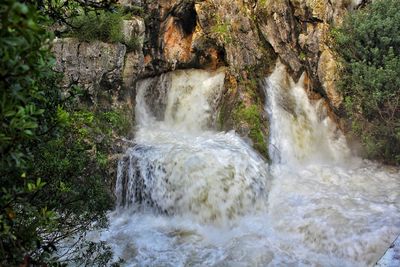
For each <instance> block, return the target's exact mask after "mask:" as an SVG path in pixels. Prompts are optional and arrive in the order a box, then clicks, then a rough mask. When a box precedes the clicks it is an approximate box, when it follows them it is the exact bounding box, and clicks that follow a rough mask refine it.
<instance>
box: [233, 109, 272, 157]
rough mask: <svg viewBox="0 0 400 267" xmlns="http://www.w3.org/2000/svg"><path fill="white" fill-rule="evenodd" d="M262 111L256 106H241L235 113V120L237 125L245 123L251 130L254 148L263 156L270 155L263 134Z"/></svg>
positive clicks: (250, 135) (250, 136)
mask: <svg viewBox="0 0 400 267" xmlns="http://www.w3.org/2000/svg"><path fill="white" fill-rule="evenodd" d="M260 114H261V112H260V110H259V108H258V106H257V105H256V104H252V105H250V106H248V107H246V106H245V105H244V104H240V105H239V106H238V107H237V108H236V109H235V110H234V113H233V119H234V121H236V122H237V123H244V124H246V126H247V127H248V128H249V129H250V132H249V138H250V139H251V140H252V141H253V146H254V148H255V149H256V150H257V151H259V152H260V153H261V154H262V155H264V156H265V155H268V151H267V144H266V143H265V140H264V136H263V132H262V120H261V118H260Z"/></svg>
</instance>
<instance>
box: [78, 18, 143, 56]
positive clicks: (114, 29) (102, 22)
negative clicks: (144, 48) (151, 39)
mask: <svg viewBox="0 0 400 267" xmlns="http://www.w3.org/2000/svg"><path fill="white" fill-rule="evenodd" d="M125 17H127V15H125V14H124V13H123V12H122V11H119V12H110V11H90V12H87V13H85V14H83V15H79V16H76V17H73V18H72V19H71V25H72V31H71V32H70V36H72V37H75V38H78V39H79V40H80V41H85V42H91V41H95V40H100V41H103V42H106V43H123V44H125V45H126V46H127V48H128V50H129V51H135V50H138V49H140V40H139V37H137V36H132V37H131V38H130V39H129V40H125V38H124V35H123V32H122V25H123V20H124V18H125Z"/></svg>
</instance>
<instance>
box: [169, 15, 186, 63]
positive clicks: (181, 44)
mask: <svg viewBox="0 0 400 267" xmlns="http://www.w3.org/2000/svg"><path fill="white" fill-rule="evenodd" d="M192 40H193V33H191V34H188V35H185V34H184V32H183V30H182V29H181V27H180V25H179V24H178V23H176V22H175V19H174V18H173V17H171V18H169V19H168V21H167V22H166V25H165V32H164V38H163V41H164V46H163V50H164V55H165V58H166V59H167V60H168V61H170V62H182V63H187V62H189V61H190V60H191V57H192V53H191V47H192Z"/></svg>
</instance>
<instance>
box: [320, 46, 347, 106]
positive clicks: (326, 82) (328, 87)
mask: <svg viewBox="0 0 400 267" xmlns="http://www.w3.org/2000/svg"><path fill="white" fill-rule="evenodd" d="M318 78H319V79H320V81H321V84H322V87H323V89H324V90H325V92H326V95H327V96H328V101H329V102H330V104H331V105H332V106H333V107H334V108H336V109H338V108H339V107H340V104H341V103H342V101H343V98H342V96H341V95H340V94H339V93H338V91H337V89H336V81H337V78H338V68H337V62H336V60H335V59H334V57H333V55H332V53H331V51H330V50H329V49H327V50H325V51H324V52H323V53H322V54H321V57H320V58H319V62H318Z"/></svg>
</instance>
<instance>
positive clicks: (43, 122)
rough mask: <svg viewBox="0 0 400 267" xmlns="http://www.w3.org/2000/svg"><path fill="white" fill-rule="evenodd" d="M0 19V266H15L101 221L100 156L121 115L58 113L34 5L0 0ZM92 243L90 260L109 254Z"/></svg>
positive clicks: (43, 258) (60, 105) (42, 259)
mask: <svg viewBox="0 0 400 267" xmlns="http://www.w3.org/2000/svg"><path fill="white" fill-rule="evenodd" d="M0 18H1V23H0V58H1V61H0V99H1V101H0V123H1V127H0V266H19V265H20V263H21V262H22V260H23V259H24V257H25V256H26V258H27V260H28V259H29V261H31V265H32V266H33V265H34V266H38V265H45V263H51V262H52V260H53V256H54V254H53V253H54V251H55V250H57V249H58V248H59V247H60V244H61V243H62V241H63V240H65V239H67V238H71V237H79V236H84V235H85V233H86V232H87V231H88V230H91V229H95V228H97V227H101V226H103V225H104V224H105V223H106V216H105V213H106V212H107V210H108V209H109V208H111V205H112V199H111V197H110V194H109V192H108V188H107V183H106V182H105V179H106V178H108V177H107V176H108V175H107V173H106V167H107V164H108V162H107V158H106V157H105V156H104V155H105V154H106V152H107V150H108V149H109V147H110V137H111V136H112V135H113V134H114V133H113V131H112V130H109V129H110V128H112V127H115V126H116V124H118V125H124V124H123V122H124V120H123V118H122V117H121V116H119V115H118V113H115V112H113V111H110V112H106V113H104V114H103V115H98V114H95V113H93V112H88V111H73V110H71V111H69V112H68V111H66V106H67V103H69V101H67V99H62V98H61V94H60V92H61V90H60V89H59V88H58V86H57V84H58V83H59V77H58V75H57V74H56V73H55V72H54V71H53V70H52V66H53V64H52V63H53V61H54V60H53V59H52V57H51V54H50V52H49V46H50V40H51V36H50V35H49V34H48V33H47V32H46V31H45V29H44V28H42V27H41V26H40V25H39V24H38V23H37V22H38V21H45V18H44V17H42V16H40V15H39V14H38V12H37V11H36V10H35V7H33V6H30V5H27V4H24V3H22V2H20V1H16V0H4V1H2V2H0ZM71 93H73V91H72V90H71ZM124 127H125V126H118V128H116V131H123V130H124V129H125V128H124ZM101 138H102V139H101ZM93 248H96V249H97V248H98V249H99V250H101V251H103V252H104V253H106V254H103V253H100V254H99V253H92V254H93V255H94V256H96V257H97V256H100V257H101V259H97V261H98V260H101V261H102V262H105V261H107V260H108V259H110V258H111V256H110V251H109V249H108V250H107V248H106V247H105V246H104V245H103V244H99V245H98V246H95V245H93V244H89V247H88V249H90V250H91V251H92V250H93ZM83 250H84V249H83ZM101 251H100V252H101ZM90 260H91V259H90V258H89V257H86V258H85V262H89V261H90ZM94 260H95V261H96V259H94ZM27 264H28V263H27ZM31 265H29V266H31ZM88 265H89V263H88ZM104 265H106V264H103V266H104Z"/></svg>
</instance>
